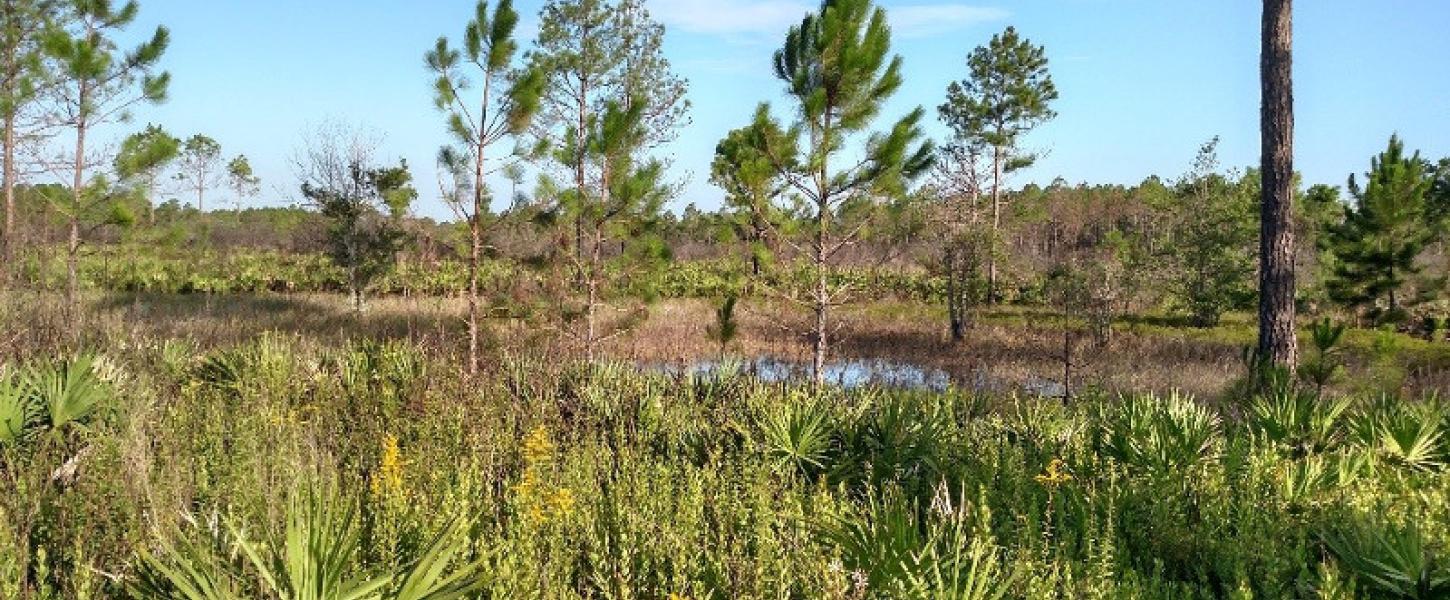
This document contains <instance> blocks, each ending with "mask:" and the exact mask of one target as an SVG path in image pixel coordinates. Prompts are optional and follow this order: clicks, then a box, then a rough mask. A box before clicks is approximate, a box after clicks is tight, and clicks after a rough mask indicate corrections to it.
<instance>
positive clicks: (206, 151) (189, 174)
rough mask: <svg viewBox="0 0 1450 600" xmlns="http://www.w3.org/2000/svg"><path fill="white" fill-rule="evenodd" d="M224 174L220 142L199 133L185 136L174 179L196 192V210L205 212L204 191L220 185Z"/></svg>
mask: <svg viewBox="0 0 1450 600" xmlns="http://www.w3.org/2000/svg"><path fill="white" fill-rule="evenodd" d="M224 175H226V171H225V170H224V168H223V165H222V145H221V143H220V142H218V141H216V140H214V139H212V138H210V137H208V136H205V135H202V134H200V133H198V134H196V135H193V136H191V137H189V138H186V142H184V143H183V144H182V146H181V160H180V164H178V165H177V172H176V180H177V181H180V182H182V183H183V184H185V185H186V188H187V189H189V190H191V192H192V193H194V194H196V210H197V211H198V212H203V213H204V212H206V193H207V191H209V190H211V189H212V188H215V187H216V186H218V185H220V184H221V181H222V177H223V176H224Z"/></svg>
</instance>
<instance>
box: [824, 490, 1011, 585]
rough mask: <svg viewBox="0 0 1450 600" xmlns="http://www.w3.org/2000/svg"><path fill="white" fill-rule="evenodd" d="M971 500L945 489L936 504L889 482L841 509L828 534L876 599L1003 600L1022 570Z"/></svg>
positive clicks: (831, 523) (825, 534)
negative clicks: (1007, 563)
mask: <svg viewBox="0 0 1450 600" xmlns="http://www.w3.org/2000/svg"><path fill="white" fill-rule="evenodd" d="M969 509H970V507H969V506H968V505H966V504H964V503H963V504H955V505H954V504H953V501H952V500H951V498H950V495H949V494H942V495H941V496H940V499H939V500H938V501H937V503H935V504H933V505H932V506H931V507H930V508H929V509H924V508H919V507H917V506H914V505H913V504H912V503H910V502H909V501H908V500H906V499H904V498H903V497H902V496H901V495H900V494H899V493H896V492H895V491H894V490H890V489H888V490H887V491H886V492H885V493H883V494H881V495H879V496H878V495H875V494H873V495H871V496H869V497H868V498H867V500H866V503H865V506H864V507H863V508H862V510H861V511H860V513H859V514H850V515H842V516H837V517H834V518H832V519H830V520H829V521H827V522H826V523H825V524H824V525H823V526H821V536H822V537H823V538H824V539H826V540H827V541H829V542H830V543H832V544H833V545H835V546H836V547H837V548H839V549H840V552H841V555H842V563H843V564H844V566H845V567H846V568H848V569H851V570H852V572H853V573H859V574H860V577H859V579H858V580H857V581H856V590H855V591H856V593H858V594H860V595H861V596H863V597H870V598H918V599H923V600H926V599H932V600H938V599H939V600H947V599H952V600H996V599H998V598H1003V597H1006V596H1007V595H1008V594H1009V593H1011V591H1012V590H1013V586H1014V584H1016V583H1017V581H1016V580H1017V574H1016V573H1015V572H1013V571H1009V570H1008V569H1007V568H1006V567H1004V566H1003V565H1002V563H1001V558H1000V556H999V554H1000V550H999V549H998V547H997V546H996V544H995V543H994V541H993V540H992V538H991V534H990V528H989V526H988V523H987V522H985V521H986V520H987V519H989V518H990V514H986V515H975V514H972V513H971V512H970V511H969Z"/></svg>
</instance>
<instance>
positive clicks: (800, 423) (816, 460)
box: [757, 398, 834, 478]
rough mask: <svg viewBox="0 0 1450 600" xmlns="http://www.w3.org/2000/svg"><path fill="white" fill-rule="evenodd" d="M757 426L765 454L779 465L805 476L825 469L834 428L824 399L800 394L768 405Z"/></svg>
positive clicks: (790, 471)
mask: <svg viewBox="0 0 1450 600" xmlns="http://www.w3.org/2000/svg"><path fill="white" fill-rule="evenodd" d="M757 427H759V429H760V432H761V435H762V442H763V446H764V449H765V455H766V456H767V457H769V458H770V459H771V461H772V462H774V463H775V465H776V467H777V468H779V469H781V470H782V471H785V472H787V473H794V474H798V475H800V476H803V477H806V478H811V477H814V476H816V475H819V474H820V473H822V472H823V471H824V470H825V469H826V461H827V460H828V455H827V453H828V452H829V451H830V450H831V449H832V439H831V438H832V435H833V433H834V430H833V427H832V423H831V412H830V410H829V409H828V408H827V407H826V406H825V405H824V404H823V403H822V402H821V401H819V400H815V399H811V398H798V399H795V400H793V401H787V402H785V403H782V404H780V405H778V406H773V407H769V408H768V409H767V412H766V413H765V414H764V415H763V416H762V417H761V418H760V419H759V423H758V424H757Z"/></svg>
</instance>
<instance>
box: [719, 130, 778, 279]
mask: <svg viewBox="0 0 1450 600" xmlns="http://www.w3.org/2000/svg"><path fill="white" fill-rule="evenodd" d="M757 126H761V127H766V128H772V127H774V123H773V122H771V121H764V122H761V123H759V124H752V125H750V126H746V127H741V128H739V129H734V130H731V131H730V132H729V133H727V134H726V135H725V137H724V138H723V139H721V140H720V142H719V143H718V144H716V145H715V160H714V161H713V162H712V163H711V164H710V182H711V183H713V184H715V185H716V186H718V187H720V188H721V189H723V190H725V202H726V206H727V207H728V208H729V209H730V210H731V211H732V213H733V214H732V217H733V222H732V225H733V226H734V228H735V229H736V230H737V231H739V232H741V235H740V237H741V238H743V239H744V240H745V241H746V243H747V244H749V260H750V273H751V275H752V276H756V277H758V276H760V275H761V269H762V265H763V263H764V262H765V261H766V260H767V257H768V255H769V254H770V252H771V250H770V243H769V238H770V235H769V234H770V220H771V217H770V215H768V214H767V212H768V211H769V210H770V208H771V203H772V202H773V201H774V200H775V199H776V198H777V197H779V196H780V195H781V194H783V193H785V191H786V188H785V182H784V181H783V180H782V179H781V177H780V174H779V173H778V172H777V171H776V170H775V167H774V165H772V164H771V161H770V157H768V156H766V155H765V154H764V153H763V152H761V150H760V143H761V142H760V140H764V139H769V138H773V137H779V136H780V135H781V132H780V131H778V130H770V129H767V130H763V131H762V130H758V129H757Z"/></svg>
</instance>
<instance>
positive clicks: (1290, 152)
mask: <svg viewBox="0 0 1450 600" xmlns="http://www.w3.org/2000/svg"><path fill="white" fill-rule="evenodd" d="M1293 4H1294V3H1293V0H1264V4H1263V7H1264V11H1263V22H1262V29H1261V31H1260V42H1261V49H1260V55H1259V83H1260V87H1261V91H1262V94H1261V99H1260V105H1259V137H1260V146H1261V148H1260V150H1261V152H1260V155H1259V156H1260V158H1259V160H1260V164H1259V176H1260V178H1261V179H1262V181H1261V183H1260V185H1259V189H1260V192H1259V193H1260V200H1259V346H1258V359H1259V360H1260V361H1262V362H1265V363H1267V364H1272V365H1276V366H1279V367H1287V368H1293V367H1294V364H1295V362H1296V360H1297V358H1298V353H1299V341H1298V338H1297V337H1296V334H1295V327H1294V308H1295V307H1294V290H1295V286H1294V254H1295V253H1294V227H1293V222H1294V221H1293V219H1294V75H1293V73H1294V43H1293V42H1294V27H1293V12H1294V11H1293Z"/></svg>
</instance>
